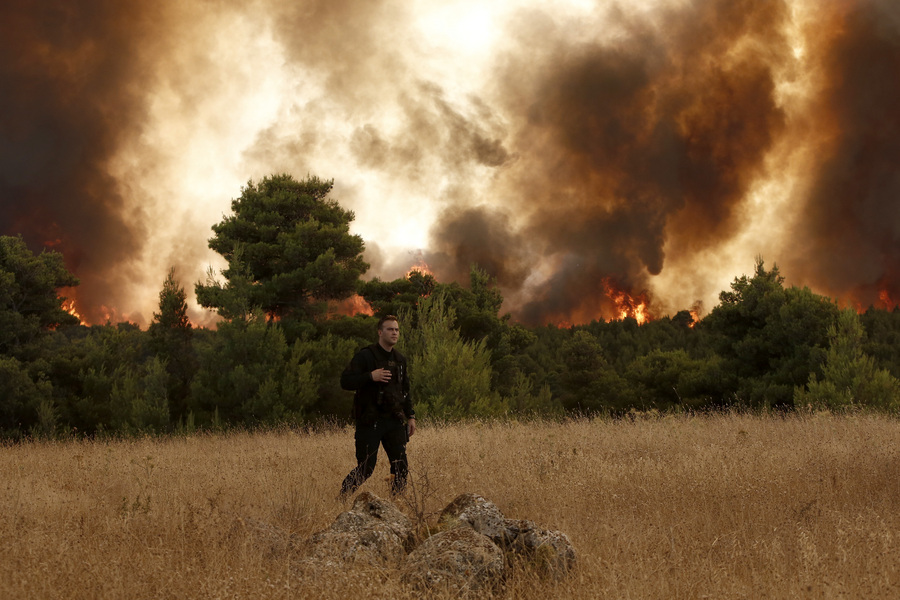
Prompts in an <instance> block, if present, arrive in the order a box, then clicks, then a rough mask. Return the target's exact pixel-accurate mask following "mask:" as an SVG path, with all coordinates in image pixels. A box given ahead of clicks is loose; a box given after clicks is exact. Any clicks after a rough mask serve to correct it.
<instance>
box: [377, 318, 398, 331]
mask: <svg viewBox="0 0 900 600" xmlns="http://www.w3.org/2000/svg"><path fill="white" fill-rule="evenodd" d="M388 321H397V323H398V324H399V323H400V320H399V319H398V318H397V316H396V315H385V316H383V317H381V318H380V319H378V327H376V329H377V330H378V331H381V326H382V325H384V324H385V323H386V322H388Z"/></svg>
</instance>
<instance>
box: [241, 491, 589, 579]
mask: <svg viewBox="0 0 900 600" xmlns="http://www.w3.org/2000/svg"><path fill="white" fill-rule="evenodd" d="M240 524H241V530H242V531H244V532H245V533H246V534H247V537H248V539H251V540H252V541H253V542H254V543H255V544H258V545H259V546H261V547H262V548H264V550H266V551H267V553H270V554H278V553H282V552H285V551H290V552H296V553H298V554H295V556H297V558H299V563H298V566H302V567H312V568H315V569H318V568H337V569H345V568H346V567H348V566H362V567H373V568H376V569H379V570H380V571H382V572H386V571H387V572H389V571H390V570H392V569H396V570H397V571H398V572H399V574H400V577H401V578H402V580H403V581H405V582H407V583H409V584H410V585H412V586H414V587H415V588H417V589H419V590H421V591H423V592H424V591H428V590H434V591H442V592H447V593H450V594H452V595H454V596H468V595H479V594H483V593H485V592H489V591H496V590H497V589H499V588H500V587H501V586H502V585H503V582H504V579H505V578H506V577H507V574H508V573H509V567H510V566H512V565H516V566H517V567H520V568H526V569H533V570H534V571H536V572H538V573H540V574H541V575H543V576H550V577H555V578H558V577H564V576H566V575H567V574H568V573H569V572H570V571H571V570H572V569H573V568H574V567H575V565H576V562H577V554H576V552H575V548H574V547H573V546H572V543H571V541H570V540H569V538H568V536H566V534H564V533H562V532H561V531H552V530H547V529H543V528H541V527H539V526H538V525H536V524H535V523H534V522H532V521H526V520H516V519H507V518H506V517H505V516H504V515H503V513H502V512H501V511H500V509H499V508H498V507H497V505H495V504H494V503H493V502H491V501H489V500H486V499H485V498H483V497H481V496H479V495H477V494H462V495H460V496H458V497H457V498H456V499H454V500H453V502H451V503H450V504H449V505H447V507H446V508H445V509H444V510H443V511H442V512H441V515H440V517H439V518H438V523H437V528H436V530H437V532H436V533H434V534H433V535H431V536H430V537H428V538H426V539H425V540H423V541H422V542H421V543H419V544H418V545H416V543H415V542H416V537H415V530H414V526H413V523H412V522H411V521H410V520H409V519H408V518H407V517H406V516H405V515H404V514H403V513H401V512H400V511H399V510H398V509H397V507H396V506H394V505H393V504H392V503H391V502H389V501H387V500H383V499H381V498H379V497H377V496H375V495H373V494H371V493H369V492H363V493H361V494H360V495H359V496H357V497H356V499H355V500H354V502H353V506H352V507H351V508H350V510H348V511H346V512H343V513H341V514H340V515H338V517H337V518H336V519H335V520H334V523H332V524H331V526H330V527H328V528H327V529H324V530H322V531H319V532H318V533H315V534H314V535H313V536H312V537H310V538H309V539H308V540H307V541H306V543H305V544H301V543H299V542H298V541H297V540H295V539H293V536H288V535H287V534H286V533H285V532H283V531H280V530H278V529H276V528H271V527H268V526H266V524H265V523H261V522H257V521H251V520H241V521H240Z"/></svg>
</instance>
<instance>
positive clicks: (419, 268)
mask: <svg viewBox="0 0 900 600" xmlns="http://www.w3.org/2000/svg"><path fill="white" fill-rule="evenodd" d="M413 273H421V274H422V275H431V276H432V277H434V272H433V271H432V270H431V267H429V266H428V263H426V262H425V261H424V260H422V258H421V257H419V259H418V260H417V261H416V264H414V265H413V266H411V267H410V268H409V271H407V272H406V276H407V277H409V276H410V275H412V274H413Z"/></svg>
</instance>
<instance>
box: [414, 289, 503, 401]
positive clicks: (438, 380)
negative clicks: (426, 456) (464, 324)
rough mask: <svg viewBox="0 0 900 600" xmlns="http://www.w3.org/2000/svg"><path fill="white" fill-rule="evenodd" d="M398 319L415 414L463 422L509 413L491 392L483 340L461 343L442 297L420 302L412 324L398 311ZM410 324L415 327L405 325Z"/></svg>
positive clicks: (487, 355)
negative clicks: (461, 420) (459, 419)
mask: <svg viewBox="0 0 900 600" xmlns="http://www.w3.org/2000/svg"><path fill="white" fill-rule="evenodd" d="M399 317H400V323H401V328H402V331H403V338H402V341H401V345H402V348H403V351H404V353H405V354H406V355H407V356H408V357H409V373H410V383H411V391H410V393H411V394H412V397H413V402H414V403H415V406H416V412H417V413H420V414H421V415H422V416H435V417H439V418H462V417H487V416H497V415H501V414H505V413H506V412H508V410H509V406H508V404H507V402H506V401H505V400H504V399H503V398H501V397H500V394H498V393H497V392H495V391H493V390H491V356H490V352H489V351H488V350H487V348H486V347H485V342H484V340H482V341H480V342H467V341H466V340H464V339H462V337H461V336H460V333H459V330H457V329H456V328H455V327H454V322H455V315H454V313H453V309H452V308H449V307H447V305H446V304H445V299H444V294H443V293H442V292H437V293H435V294H432V295H431V296H428V297H427V298H423V299H422V300H421V301H420V302H419V303H418V306H417V307H416V318H415V319H413V318H412V315H411V314H410V312H409V311H401V313H400V315H399ZM413 320H415V322H416V325H415V326H414V327H411V326H407V325H405V324H406V323H409V322H412V321H413Z"/></svg>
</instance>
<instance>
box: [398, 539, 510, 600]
mask: <svg viewBox="0 0 900 600" xmlns="http://www.w3.org/2000/svg"><path fill="white" fill-rule="evenodd" d="M505 567H506V565H505V561H504V558H503V552H502V551H501V550H500V548H498V547H497V545H496V544H494V543H493V542H492V541H491V540H490V538H488V537H487V536H485V535H482V534H480V533H478V532H476V531H475V530H474V529H472V528H470V527H456V528H454V529H450V530H448V531H442V532H440V533H437V534H435V535H433V536H431V537H429V538H428V539H426V540H425V541H424V542H422V543H421V544H419V546H418V547H417V548H416V549H415V550H413V551H412V552H410V554H409V556H407V557H406V560H404V561H403V566H402V567H401V569H400V572H401V577H402V578H403V580H404V581H406V582H408V583H411V584H412V585H414V586H415V587H417V588H419V589H421V590H426V589H428V590H440V591H442V592H452V593H453V595H455V596H458V595H468V594H479V593H481V592H483V591H485V590H490V589H494V588H496V587H497V586H498V585H499V584H500V582H501V581H502V580H503V575H504V569H505Z"/></svg>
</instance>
